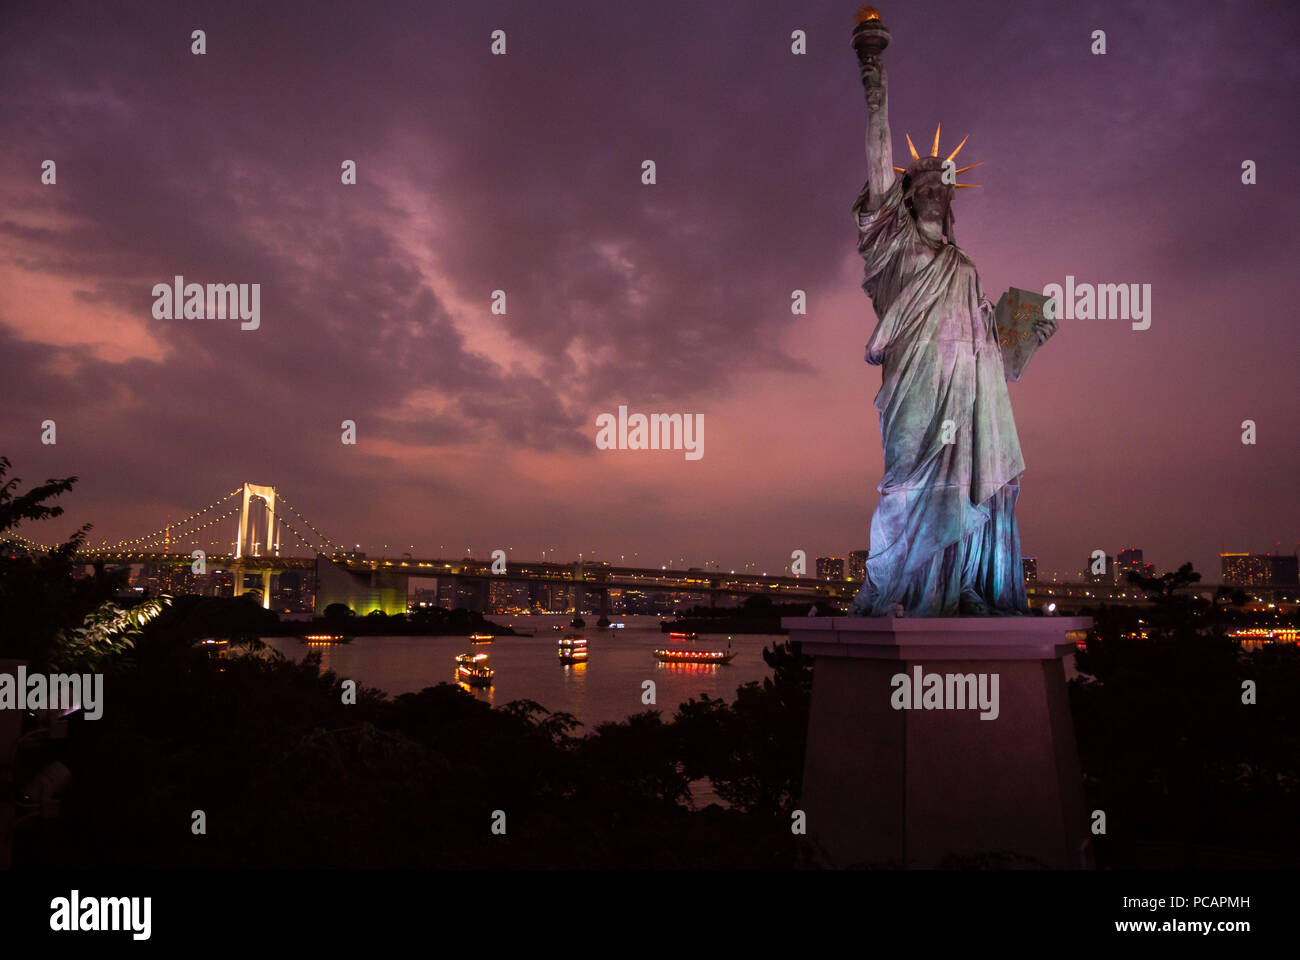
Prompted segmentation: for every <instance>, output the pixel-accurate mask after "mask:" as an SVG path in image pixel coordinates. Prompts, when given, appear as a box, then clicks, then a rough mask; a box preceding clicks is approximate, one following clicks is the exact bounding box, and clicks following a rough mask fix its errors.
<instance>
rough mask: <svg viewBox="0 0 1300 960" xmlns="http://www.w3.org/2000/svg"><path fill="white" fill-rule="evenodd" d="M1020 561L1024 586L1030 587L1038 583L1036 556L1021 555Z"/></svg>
mask: <svg viewBox="0 0 1300 960" xmlns="http://www.w3.org/2000/svg"><path fill="white" fill-rule="evenodd" d="M1020 563H1021V565H1022V567H1023V568H1024V571H1025V586H1026V587H1032V586H1033V585H1034V584H1036V583H1038V558H1037V557H1021V558H1020Z"/></svg>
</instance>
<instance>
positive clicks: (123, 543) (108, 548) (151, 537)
mask: <svg viewBox="0 0 1300 960" xmlns="http://www.w3.org/2000/svg"><path fill="white" fill-rule="evenodd" d="M242 490H243V487H238V488H236V489H234V490H231V491H230V492H229V493H228V494H226V495H225V496H224V497H222V498H221V499H219V500H217V501H215V502H213V503H210V504H208V505H207V506H206V507H204V508H203V509H202V510H196V511H194V513H191V514H190V515H189V516H188V517H186V518H185V519H183V520H177V521H176V522H175V523H168V524H166V525H164V526H163V527H161V528H159V529H158V530H155V531H153V532H152V533H146V534H145V535H144V536H142V537H135V538H134V539H128V540H119V541H117V543H110V544H105V545H101V546H100V547H98V548H97V549H96V550H94V551H87V552H88V553H89V552H95V553H105V552H112V551H114V550H117V549H118V548H119V547H134V546H139V545H142V544H145V542H146V541H150V542H162V540H163V539H165V538H166V537H167V535H168V531H170V530H171V529H173V528H175V527H182V526H184V525H185V524H187V523H189V522H190V521H191V520H196V519H198V518H199V517H201V516H203V515H204V514H205V513H207V512H208V511H209V510H215V509H216V508H217V507H219V506H221V504H222V503H224V502H225V501H227V500H229V499H230V498H231V497H233V496H235V494H237V493H239V492H241V491H242ZM228 515H229V514H227V516H228ZM212 522H213V521H209V523H205V524H204V525H203V527H206V526H211V523H212ZM203 527H197V528H195V529H196V530H202V529H203ZM189 532H191V533H193V532H195V531H189Z"/></svg>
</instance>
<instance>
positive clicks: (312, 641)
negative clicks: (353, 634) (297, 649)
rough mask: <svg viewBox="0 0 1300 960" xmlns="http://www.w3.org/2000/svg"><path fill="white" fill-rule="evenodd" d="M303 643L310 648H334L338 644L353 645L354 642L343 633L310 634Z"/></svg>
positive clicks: (303, 639)
mask: <svg viewBox="0 0 1300 960" xmlns="http://www.w3.org/2000/svg"><path fill="white" fill-rule="evenodd" d="M302 642H303V643H305V644H307V646H309V647H332V646H334V645H335V644H337V643H351V642H352V640H351V638H349V637H345V636H343V635H342V634H341V633H309V634H307V635H306V636H304V637H303V638H302Z"/></svg>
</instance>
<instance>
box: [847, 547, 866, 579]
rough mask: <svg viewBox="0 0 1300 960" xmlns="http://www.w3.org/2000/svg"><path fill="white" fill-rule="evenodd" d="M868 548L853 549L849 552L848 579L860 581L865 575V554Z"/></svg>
mask: <svg viewBox="0 0 1300 960" xmlns="http://www.w3.org/2000/svg"><path fill="white" fill-rule="evenodd" d="M870 552H871V551H870V550H853V551H850V553H849V579H850V580H852V581H853V582H854V583H861V582H862V581H863V580H864V579H866V576H867V555H868V554H869V553H870Z"/></svg>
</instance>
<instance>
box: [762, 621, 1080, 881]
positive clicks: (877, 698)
mask: <svg viewBox="0 0 1300 960" xmlns="http://www.w3.org/2000/svg"><path fill="white" fill-rule="evenodd" d="M781 623H782V626H783V627H785V628H786V629H788V630H789V632H790V639H791V640H797V641H799V643H801V644H802V646H803V652H804V653H805V654H807V655H810V656H812V657H813V658H814V663H815V666H814V675H813V676H814V679H813V698H812V713H811V717H810V720H809V725H808V751H807V757H806V760H805V766H804V780H803V796H802V800H801V806H802V808H803V809H804V810H805V811H806V812H807V815H808V835H809V837H810V839H811V840H812V841H813V846H814V849H816V850H817V851H819V853H818V857H819V859H820V860H821V861H822V862H823V865H825V866H831V867H854V866H868V865H869V866H881V867H884V866H897V867H908V868H931V867H938V866H941V865H945V866H947V865H952V866H961V865H988V866H1030V867H1032V866H1039V867H1052V868H1058V869H1080V868H1084V869H1087V868H1090V867H1091V866H1092V848H1091V843H1090V840H1089V837H1090V832H1089V827H1088V824H1089V821H1088V815H1087V811H1086V810H1085V808H1084V797H1083V783H1082V778H1081V775H1080V771H1079V757H1078V749H1077V746H1076V744H1075V739H1074V728H1073V726H1072V724H1071V720H1070V704H1069V700H1068V698H1067V691H1066V686H1065V671H1064V665H1063V664H1062V658H1064V657H1065V656H1067V655H1068V654H1070V653H1071V652H1073V651H1074V649H1075V645H1074V641H1073V639H1071V638H1067V636H1066V634H1067V632H1069V631H1082V630H1086V629H1087V628H1088V627H1090V626H1091V625H1092V620H1091V618H1087V617H1010V618H1002V617H990V618H916V619H912V618H894V617H881V618H866V617H807V618H805V617H790V618H786V619H784V620H782V622H781ZM918 667H919V668H921V669H920V676H921V678H922V682H921V683H920V684H919V687H920V689H909V687H913V686H917V684H916V683H915V681H916V678H917V675H918V674H917V669H916V668H918ZM900 675H901V676H903V677H906V678H907V682H906V684H904V683H903V681H902V680H901V679H898V680H896V679H895V678H896V677H899V676H900ZM928 675H938V676H939V677H940V678H941V679H942V686H941V687H940V688H939V689H936V686H935V682H934V681H933V680H928V679H927V677H928ZM968 675H974V676H973V678H972V677H970V676H968ZM980 675H984V681H985V683H984V691H985V693H986V695H988V696H986V702H987V701H988V700H990V699H992V698H991V694H992V691H993V678H994V677H996V683H997V686H996V690H997V697H996V716H995V717H994V716H992V714H993V713H994V711H993V710H992V709H989V710H984V711H981V709H980V708H979V706H978V690H979V678H980ZM950 678H951V679H950ZM971 689H974V690H975V691H977V695H976V697H975V698H974V699H975V700H976V702H977V705H976V706H975V708H974V709H972V708H970V706H969V705H967V704H963V703H962V701H963V700H964V699H966V697H965V695H966V694H967V692H968V691H969V690H971ZM927 691H928V697H927V696H926V695H927ZM936 704H943V706H936ZM927 705H928V707H929V708H928V709H927V708H926V707H927ZM902 706H905V707H906V708H901V707H902ZM981 712H983V713H986V714H989V715H990V716H989V718H988V719H982V718H981Z"/></svg>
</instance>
